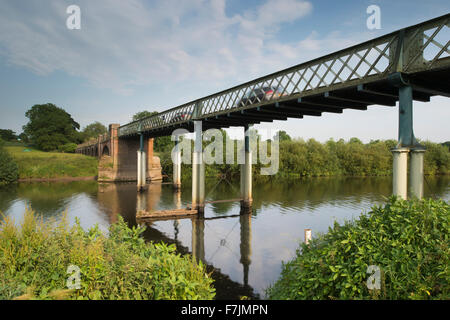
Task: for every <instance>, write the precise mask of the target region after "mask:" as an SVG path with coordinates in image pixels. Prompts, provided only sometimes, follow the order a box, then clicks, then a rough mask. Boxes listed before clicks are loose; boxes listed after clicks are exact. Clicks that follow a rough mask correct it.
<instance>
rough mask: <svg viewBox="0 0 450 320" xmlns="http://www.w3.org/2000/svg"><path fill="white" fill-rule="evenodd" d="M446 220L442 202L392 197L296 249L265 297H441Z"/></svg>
mask: <svg viewBox="0 0 450 320" xmlns="http://www.w3.org/2000/svg"><path fill="white" fill-rule="evenodd" d="M449 222H450V206H449V204H448V203H446V202H445V201H443V200H432V199H424V200H421V201H418V200H409V201H405V200H397V199H395V198H394V197H392V198H391V199H390V200H389V201H388V202H387V203H386V204H385V205H383V206H375V207H373V208H372V210H371V211H370V212H369V213H367V214H362V215H361V216H360V217H359V218H358V219H355V220H354V221H348V222H346V223H344V224H338V223H335V224H334V226H333V227H332V228H331V227H330V228H329V230H328V232H327V233H324V234H322V235H319V236H317V237H316V238H315V239H314V238H313V239H312V240H311V242H310V243H309V244H304V243H303V244H301V246H300V248H299V249H298V250H297V254H296V257H295V258H294V259H292V260H291V261H289V262H287V263H284V264H283V268H282V272H281V276H280V278H279V279H278V281H277V282H276V283H275V284H274V285H272V286H271V287H269V289H268V290H267V294H268V297H269V298H270V299H275V300H285V299H289V300H292V299H294V300H297V299H300V300H302V299H307V300H309V299H320V300H322V299H332V300H335V299H383V300H385V299H389V300H404V299H413V300H416V299H420V300H422V299H442V300H448V299H449V295H450V285H449V283H448V279H449V276H450V274H449V270H448V264H449V255H448V248H449V245H450V243H449V239H448V228H449Z"/></svg>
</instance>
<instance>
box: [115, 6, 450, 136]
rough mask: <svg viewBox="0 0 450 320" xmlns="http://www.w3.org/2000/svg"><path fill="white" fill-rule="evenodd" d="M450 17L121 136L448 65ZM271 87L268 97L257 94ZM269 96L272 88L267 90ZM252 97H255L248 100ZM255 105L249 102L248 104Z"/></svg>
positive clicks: (183, 108)
mask: <svg viewBox="0 0 450 320" xmlns="http://www.w3.org/2000/svg"><path fill="white" fill-rule="evenodd" d="M449 24H450V14H447V15H444V16H441V17H439V18H436V19H433V20H429V21H426V22H423V23H421V24H418V25H414V26H411V27H408V28H405V29H401V30H399V31H396V32H392V33H390V34H387V35H384V36H382V37H379V38H376V39H373V40H370V41H366V42H363V43H360V44H358V45H355V46H352V47H349V48H346V49H343V50H340V51H337V52H334V53H332V54H328V55H326V56H323V57H320V58H317V59H314V60H311V61H308V62H306V63H302V64H299V65H296V66H294V67H291V68H288V69H285V70H282V71H279V72H275V73H272V74H270V75H267V76H264V77H261V78H258V79H255V80H252V81H249V82H246V83H244V84H241V85H238V86H235V87H233V88H230V89H227V90H224V91H221V92H218V93H215V94H212V95H209V96H207V97H204V98H201V99H198V100H194V101H191V102H188V103H186V104H182V105H180V106H177V107H175V108H172V109H169V110H167V111H164V112H161V113H159V114H157V115H153V116H150V117H148V118H144V119H142V120H138V121H134V122H131V123H128V124H126V125H123V126H121V127H120V128H119V132H118V135H119V136H127V135H133V134H137V133H139V132H146V131H151V130H154V129H159V128H164V127H168V126H177V125H180V124H182V123H185V122H188V121H190V120H193V119H205V118H212V117H215V116H217V115H222V114H226V113H229V112H235V111H238V110H244V109H247V108H255V107H257V106H260V105H265V104H268V103H274V102H277V101H284V100H292V99H294V98H297V97H298V98H300V97H303V96H308V95H313V94H319V93H321V92H325V91H331V90H336V89H340V88H345V87H348V86H351V85H357V84H360V83H365V82H369V81H376V80H378V79H384V78H386V76H387V75H388V74H389V73H392V72H405V73H413V72H419V71H425V70H430V69H433V68H439V67H440V66H441V65H444V64H445V65H449V64H450V51H449V40H450V36H449ZM260 88H273V89H274V90H272V93H271V94H270V95H267V94H266V95H264V96H263V97H260V96H258V95H255V94H254V93H255V92H256V91H257V90H259V89H260ZM268 91H269V92H270V90H268ZM249 97H252V99H249ZM249 101H250V102H251V104H250V103H249Z"/></svg>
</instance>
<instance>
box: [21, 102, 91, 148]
mask: <svg viewBox="0 0 450 320" xmlns="http://www.w3.org/2000/svg"><path fill="white" fill-rule="evenodd" d="M25 116H26V117H27V118H28V119H29V121H28V123H27V124H26V125H25V126H24V127H23V131H24V133H25V134H26V135H27V136H28V137H29V138H30V140H31V142H32V143H33V144H35V145H36V147H38V148H39V149H41V150H43V151H51V150H57V149H58V147H59V146H61V145H64V144H67V143H70V142H73V143H79V142H81V141H82V140H81V137H80V133H79V132H78V131H77V130H78V129H80V125H79V124H78V123H77V122H75V120H73V119H72V116H71V115H70V114H69V113H67V112H66V111H65V110H64V109H62V108H59V107H57V106H55V105H54V104H51V103H47V104H37V105H34V106H33V107H31V109H30V110H28V111H27V112H26V113H25Z"/></svg>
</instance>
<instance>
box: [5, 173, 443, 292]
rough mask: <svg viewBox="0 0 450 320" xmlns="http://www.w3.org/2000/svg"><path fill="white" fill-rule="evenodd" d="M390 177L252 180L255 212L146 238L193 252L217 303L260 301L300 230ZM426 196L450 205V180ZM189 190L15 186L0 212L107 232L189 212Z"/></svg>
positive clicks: (209, 191) (215, 214)
mask: <svg viewBox="0 0 450 320" xmlns="http://www.w3.org/2000/svg"><path fill="white" fill-rule="evenodd" d="M391 185H392V181H391V178H389V177H377V178H311V179H302V180H285V181H281V182H280V181H277V182H269V183H254V186H253V197H254V202H253V212H252V214H244V215H240V214H239V213H240V204H239V202H236V201H234V202H216V203H208V204H207V205H206V207H205V215H204V219H197V218H194V219H179V220H169V221H157V222H152V223H148V224H146V225H147V229H146V231H145V232H144V237H145V238H146V239H147V240H149V241H164V242H167V243H174V244H176V246H177V248H178V251H179V252H180V253H183V254H184V253H188V252H189V253H193V254H194V255H195V256H196V257H197V258H198V259H201V260H203V261H204V262H205V263H206V264H207V265H208V270H209V271H211V272H213V277H214V279H215V280H216V282H215V287H216V291H217V298H218V299H239V298H240V297H241V296H248V297H251V298H264V291H265V289H266V288H267V287H268V286H269V285H270V284H272V283H274V282H275V281H276V280H277V278H278V276H279V275H280V271H281V266H282V261H288V260H290V259H291V258H293V257H294V255H295V252H296V249H297V248H298V247H299V243H300V242H302V241H304V230H305V229H311V230H312V234H313V237H314V235H315V234H317V233H320V232H326V231H327V230H328V227H329V226H332V225H333V223H334V221H337V222H339V223H342V222H344V221H345V220H351V219H354V218H357V217H358V216H359V215H360V214H361V213H362V212H367V211H368V210H370V208H371V207H372V206H373V205H376V204H381V203H383V202H384V201H385V199H386V197H388V196H389V195H390V194H391V192H392V187H391ZM424 195H425V197H433V198H443V199H444V200H446V201H449V200H450V177H448V176H446V177H426V179H425V190H424ZM238 197H239V185H238V184H234V183H230V182H228V181H226V180H220V181H218V180H216V181H207V185H206V200H207V201H218V200H228V199H236V198H238ZM190 200H191V189H190V185H188V184H185V185H184V186H183V187H182V189H181V192H180V193H174V192H173V190H172V186H171V185H170V184H151V185H150V186H149V188H148V190H147V191H146V192H144V193H143V194H142V195H138V194H137V192H136V186H135V184H126V183H123V184H99V183H97V182H96V181H77V182H65V183H62V182H61V183H55V182H52V183H20V184H18V185H16V186H14V187H9V188H3V189H0V211H2V212H3V213H4V214H5V215H7V216H12V217H14V219H15V221H16V222H20V220H21V218H22V216H23V214H24V211H25V208H26V207H27V206H29V207H31V208H32V209H33V210H35V211H36V212H38V213H40V214H42V215H43V216H44V218H49V217H58V216H60V215H61V213H62V212H63V211H67V214H68V217H69V221H71V222H72V223H73V222H74V221H75V218H76V217H78V218H79V219H80V222H81V225H82V227H83V228H86V229H87V228H89V227H91V226H93V225H95V224H98V226H99V227H100V229H101V230H104V231H105V232H106V231H107V230H108V226H109V225H110V224H111V223H113V222H115V221H117V218H118V215H122V216H123V217H124V219H125V221H127V223H128V224H129V225H130V226H132V225H136V224H137V222H136V218H135V215H136V210H137V208H144V209H147V210H152V209H154V210H162V209H173V208H176V207H186V206H187V205H188V204H189V203H190Z"/></svg>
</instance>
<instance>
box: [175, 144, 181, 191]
mask: <svg viewBox="0 0 450 320" xmlns="http://www.w3.org/2000/svg"><path fill="white" fill-rule="evenodd" d="M174 156H175V159H174V163H173V188H174V189H175V190H179V189H180V188H181V150H180V137H179V136H176V137H175V150H174Z"/></svg>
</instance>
